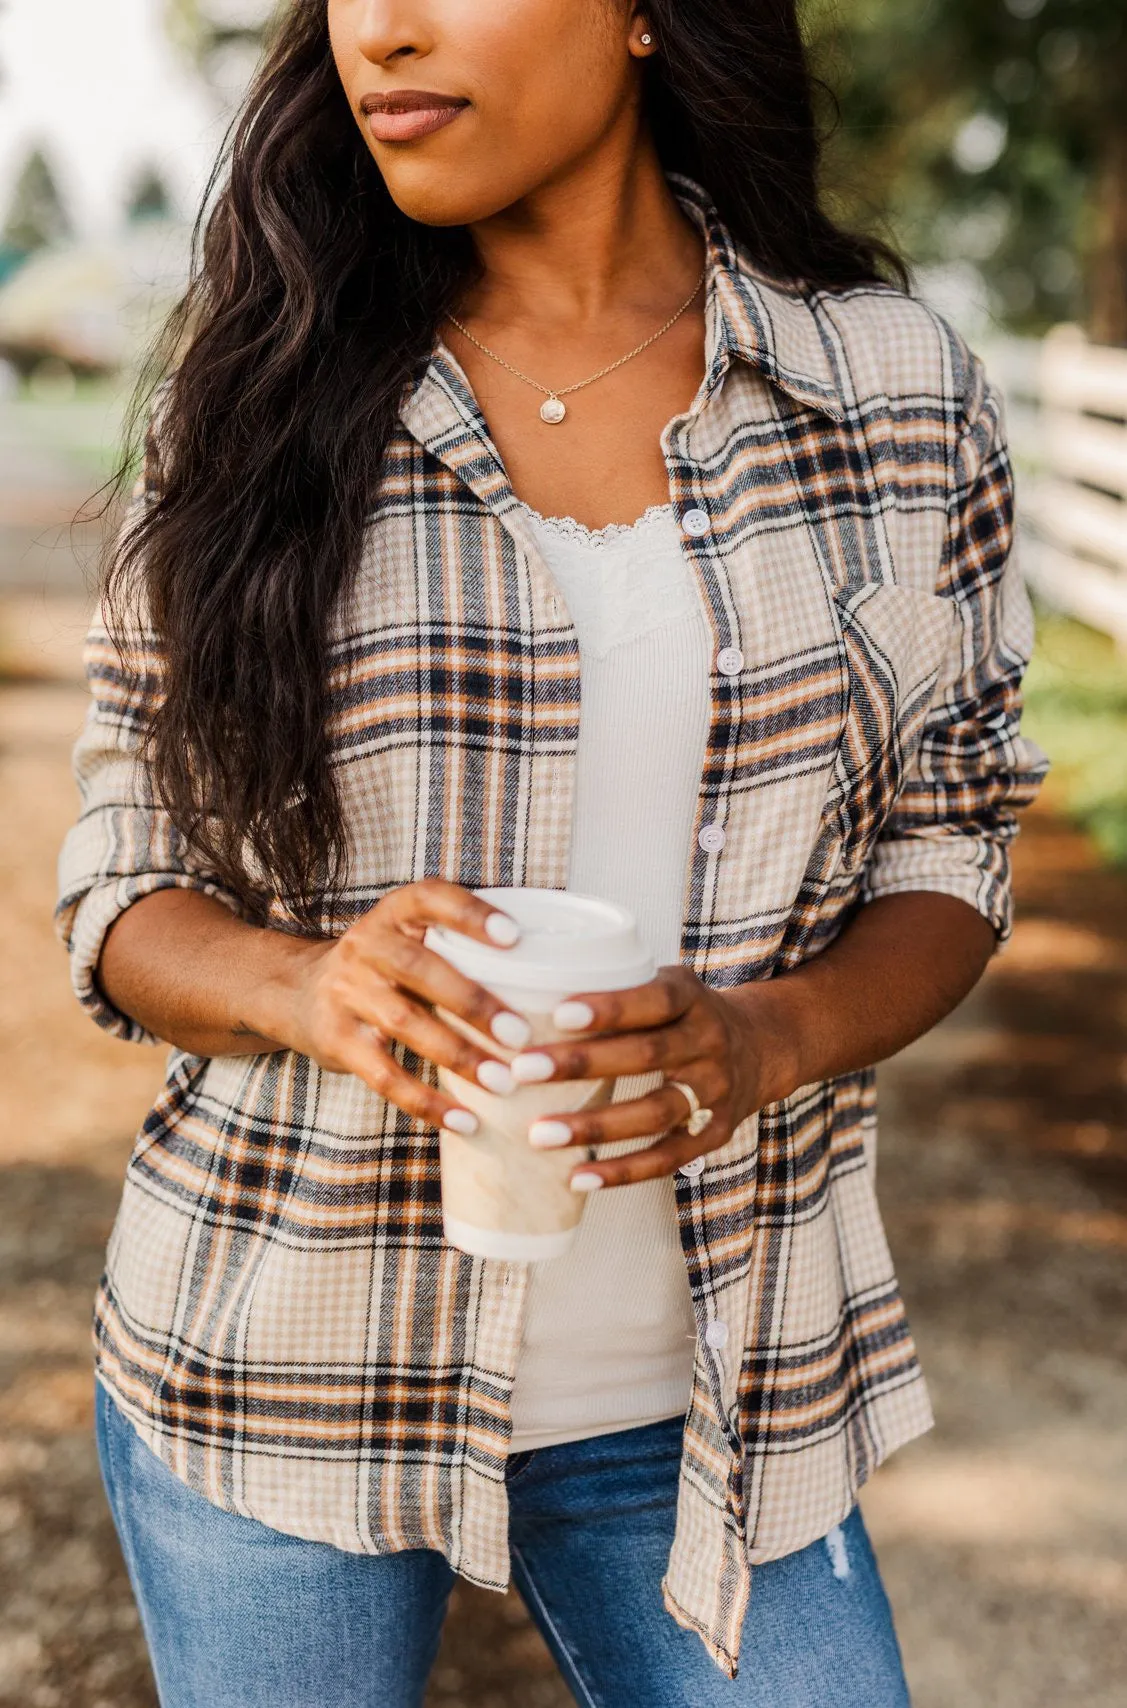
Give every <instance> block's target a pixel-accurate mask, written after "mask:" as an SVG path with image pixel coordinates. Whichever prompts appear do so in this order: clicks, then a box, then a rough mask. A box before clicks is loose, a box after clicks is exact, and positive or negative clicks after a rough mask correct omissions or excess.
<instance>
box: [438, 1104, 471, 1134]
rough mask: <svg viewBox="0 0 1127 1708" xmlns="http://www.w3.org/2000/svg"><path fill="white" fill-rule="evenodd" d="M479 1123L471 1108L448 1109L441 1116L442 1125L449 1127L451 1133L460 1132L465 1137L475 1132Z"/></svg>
mask: <svg viewBox="0 0 1127 1708" xmlns="http://www.w3.org/2000/svg"><path fill="white" fill-rule="evenodd" d="M480 1124H481V1123H480V1122H479V1121H478V1118H477V1116H476V1115H475V1114H474V1112H473V1110H472V1109H448V1110H447V1111H446V1114H445V1115H444V1116H443V1118H442V1125H443V1126H444V1127H449V1129H450V1131H451V1132H452V1133H462V1134H463V1135H464V1136H465V1137H466V1138H467V1139H468V1138H470V1137H471V1136H472V1135H473V1134H474V1133H476V1132H477V1129H478V1127H479V1126H480Z"/></svg>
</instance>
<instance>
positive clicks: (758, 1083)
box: [724, 974, 816, 1112]
mask: <svg viewBox="0 0 1127 1708" xmlns="http://www.w3.org/2000/svg"><path fill="white" fill-rule="evenodd" d="M788 984H789V979H788V975H785V974H784V975H782V976H781V977H779V978H776V979H764V980H756V981H755V982H754V983H752V984H746V985H740V986H738V987H737V988H736V989H735V990H730V991H725V992H724V995H725V997H726V998H727V1001H728V1003H729V1005H730V1007H731V1008H732V1009H734V1010H735V1014H736V1018H737V1023H738V1025H739V1026H740V1027H741V1029H742V1031H743V1033H744V1039H745V1041H746V1042H744V1043H742V1044H741V1049H740V1053H741V1055H742V1056H744V1057H745V1059H746V1063H747V1066H748V1068H749V1071H750V1075H751V1077H752V1078H753V1079H754V1084H753V1086H752V1087H751V1088H750V1090H751V1101H752V1106H753V1108H756V1109H761V1108H763V1107H764V1106H765V1105H766V1104H768V1103H779V1102H781V1101H782V1100H783V1098H785V1097H789V1096H790V1095H791V1093H792V1092H793V1091H797V1089H798V1087H799V1086H800V1085H805V1084H806V1083H807V1081H808V1079H810V1078H812V1077H816V1076H814V1075H810V1074H808V1073H807V1071H806V1060H807V1051H806V1049H805V1047H804V1046H805V1033H806V1029H807V1028H808V1025H809V1021H808V1018H807V1016H806V1014H805V1012H804V1010H803V1006H802V1001H801V993H799V998H798V1000H797V1001H796V1000H795V999H794V996H795V993H794V991H793V989H791V988H788ZM749 1112H750V1111H749Z"/></svg>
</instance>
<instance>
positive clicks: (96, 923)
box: [57, 872, 241, 1044]
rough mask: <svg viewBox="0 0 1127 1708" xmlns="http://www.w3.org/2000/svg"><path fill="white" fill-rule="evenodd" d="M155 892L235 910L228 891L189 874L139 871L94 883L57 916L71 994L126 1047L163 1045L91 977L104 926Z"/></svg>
mask: <svg viewBox="0 0 1127 1708" xmlns="http://www.w3.org/2000/svg"><path fill="white" fill-rule="evenodd" d="M158 890H196V891H197V892H198V893H199V894H200V895H206V896H214V897H215V899H216V900H217V901H221V902H222V903H223V904H224V906H225V907H229V908H230V910H231V912H232V913H235V914H238V913H240V911H241V910H240V907H239V903H238V901H237V900H236V898H235V897H234V896H233V895H232V894H231V893H230V891H229V890H225V889H223V887H222V886H221V885H220V884H217V883H214V882H212V881H210V880H208V879H207V878H200V877H195V876H193V874H192V873H190V872H144V873H142V874H140V875H139V876H136V877H130V878H112V879H106V880H105V881H104V882H102V883H98V884H95V885H94V886H93V888H92V889H89V890H87V891H86V893H85V894H84V895H83V896H82V897H81V898H80V899H79V900H78V901H76V902H75V903H72V904H71V905H70V906H69V907H68V906H67V904H66V903H64V904H63V905H62V906H61V907H60V908H59V911H58V916H57V918H58V928H59V933H60V935H61V936H62V937H63V939H64V941H65V942H66V944H67V947H68V949H69V950H70V977H71V984H72V986H73V988H74V994H75V995H76V996H77V998H78V1000H79V1002H80V1003H81V1004H82V1007H83V1008H84V1009H85V1010H86V1013H87V1014H88V1015H89V1016H90V1018H91V1020H93V1021H94V1022H95V1024H96V1025H98V1026H100V1027H101V1028H102V1030H103V1031H105V1032H109V1033H110V1034H111V1036H112V1037H115V1038H123V1039H124V1040H125V1041H126V1043H129V1044H160V1043H162V1042H164V1040H163V1039H161V1038H158V1037H157V1036H156V1034H155V1033H153V1032H150V1031H148V1030H147V1028H146V1027H144V1026H142V1025H141V1024H140V1022H139V1021H137V1020H133V1019H131V1018H130V1016H129V1015H128V1014H123V1013H122V1011H121V1009H120V1008H115V1007H114V1005H113V1003H112V1002H110V1001H109V1000H108V999H107V997H106V996H105V994H104V992H103V991H102V989H101V987H100V985H99V984H98V982H97V979H96V977H95V972H96V969H97V966H98V961H99V958H100V956H101V953H102V945H103V943H104V942H105V940H106V933H107V932H108V931H109V929H110V926H111V925H113V923H114V921H115V920H117V919H120V917H121V915H122V914H123V913H124V912H125V911H126V909H127V908H130V907H132V906H133V903H134V902H137V901H141V900H142V899H143V897H145V896H149V895H155V894H156V892H157V891H158Z"/></svg>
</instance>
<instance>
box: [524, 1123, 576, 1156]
mask: <svg viewBox="0 0 1127 1708" xmlns="http://www.w3.org/2000/svg"><path fill="white" fill-rule="evenodd" d="M570 1140H571V1128H570V1127H569V1126H568V1124H567V1122H566V1121H533V1123H532V1125H531V1127H529V1129H528V1142H529V1144H530V1145H532V1146H533V1147H534V1148H535V1149H536V1150H538V1151H554V1150H558V1149H559V1147H560V1145H566V1144H568V1143H569V1142H570Z"/></svg>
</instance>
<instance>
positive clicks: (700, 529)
mask: <svg viewBox="0 0 1127 1708" xmlns="http://www.w3.org/2000/svg"><path fill="white" fill-rule="evenodd" d="M710 525H711V524H710V523H709V520H708V511H707V510H697V509H693V510H686V511H685V514H684V515H683V516H682V518H681V526H682V528H684V530H685V532H686V534H692V535H693V536H694V538H699V537H700V535H701V534H707V532H708V530H709V527H710Z"/></svg>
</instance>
